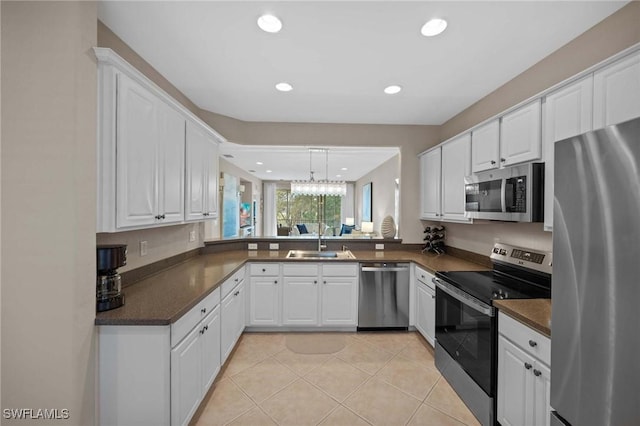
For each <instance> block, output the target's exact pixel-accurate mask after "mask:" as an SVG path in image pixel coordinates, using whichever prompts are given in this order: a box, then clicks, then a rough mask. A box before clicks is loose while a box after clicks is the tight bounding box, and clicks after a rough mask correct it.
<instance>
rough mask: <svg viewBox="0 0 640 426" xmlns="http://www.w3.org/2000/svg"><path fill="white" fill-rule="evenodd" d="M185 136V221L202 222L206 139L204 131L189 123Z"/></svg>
mask: <svg viewBox="0 0 640 426" xmlns="http://www.w3.org/2000/svg"><path fill="white" fill-rule="evenodd" d="M186 135H187V137H186V146H187V148H186V170H187V173H186V179H187V182H186V184H187V185H186V197H187V198H186V203H185V209H186V211H185V220H203V219H205V218H206V214H205V213H206V211H205V210H206V205H205V203H206V185H207V169H206V164H205V158H206V157H207V153H208V150H207V139H206V135H205V133H204V130H203V129H201V128H200V127H199V126H197V125H195V124H194V123H192V122H190V121H187V129H186Z"/></svg>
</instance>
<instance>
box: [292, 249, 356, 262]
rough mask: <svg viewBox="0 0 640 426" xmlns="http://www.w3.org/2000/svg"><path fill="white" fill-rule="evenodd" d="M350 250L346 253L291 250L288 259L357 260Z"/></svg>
mask: <svg viewBox="0 0 640 426" xmlns="http://www.w3.org/2000/svg"><path fill="white" fill-rule="evenodd" d="M355 258H356V257H355V256H354V255H353V253H351V251H349V250H345V251H317V250H289V253H287V259H323V260H324V259H336V260H337V259H355Z"/></svg>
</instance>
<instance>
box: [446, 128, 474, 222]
mask: <svg viewBox="0 0 640 426" xmlns="http://www.w3.org/2000/svg"><path fill="white" fill-rule="evenodd" d="M470 174H471V134H469V133H467V134H464V135H462V136H459V137H457V138H455V139H453V140H451V141H449V142H446V143H444V144H443V145H442V212H441V215H440V216H441V219H442V220H447V221H455V222H469V221H470V219H469V218H466V217H465V214H464V207H465V189H464V188H465V185H464V177H465V176H467V175H470Z"/></svg>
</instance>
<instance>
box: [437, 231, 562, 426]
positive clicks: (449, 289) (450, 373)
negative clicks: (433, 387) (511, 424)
mask: <svg viewBox="0 0 640 426" xmlns="http://www.w3.org/2000/svg"><path fill="white" fill-rule="evenodd" d="M491 260H492V262H493V270H490V271H450V272H437V273H436V277H435V278H434V279H433V282H434V283H435V285H436V351H435V352H436V354H435V359H436V367H437V368H438V369H439V370H440V372H441V373H442V375H443V376H444V377H445V378H446V379H447V381H448V382H449V384H451V386H452V387H453V388H454V389H455V391H456V392H457V393H458V395H460V397H461V398H462V400H463V401H464V402H465V404H466V405H467V407H469V409H470V410H471V412H472V413H473V414H474V415H475V416H476V417H477V418H478V420H479V421H480V423H482V424H483V425H494V424H496V419H495V411H496V400H495V396H496V391H497V365H498V353H497V352H498V317H497V314H496V308H494V307H493V300H496V299H529V298H549V297H551V253H543V252H534V251H532V250H529V249H525V248H520V247H513V246H509V245H506V244H501V243H497V244H496V245H495V246H494V247H493V250H492V252H491Z"/></svg>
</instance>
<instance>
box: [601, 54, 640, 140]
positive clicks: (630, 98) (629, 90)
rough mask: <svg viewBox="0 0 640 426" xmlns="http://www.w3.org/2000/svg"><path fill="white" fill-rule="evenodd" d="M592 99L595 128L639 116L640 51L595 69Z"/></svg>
mask: <svg viewBox="0 0 640 426" xmlns="http://www.w3.org/2000/svg"><path fill="white" fill-rule="evenodd" d="M593 98H594V103H593V128H594V129H600V128H602V127H606V126H609V125H611V124H616V123H621V122H623V121H627V120H630V119H632V118H635V117H640V52H639V51H636V52H635V53H632V54H631V55H628V56H626V57H624V58H622V59H620V60H618V61H616V62H614V63H612V64H611V65H608V66H606V67H604V68H602V69H600V70H598V71H596V72H595V73H594V75H593Z"/></svg>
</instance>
